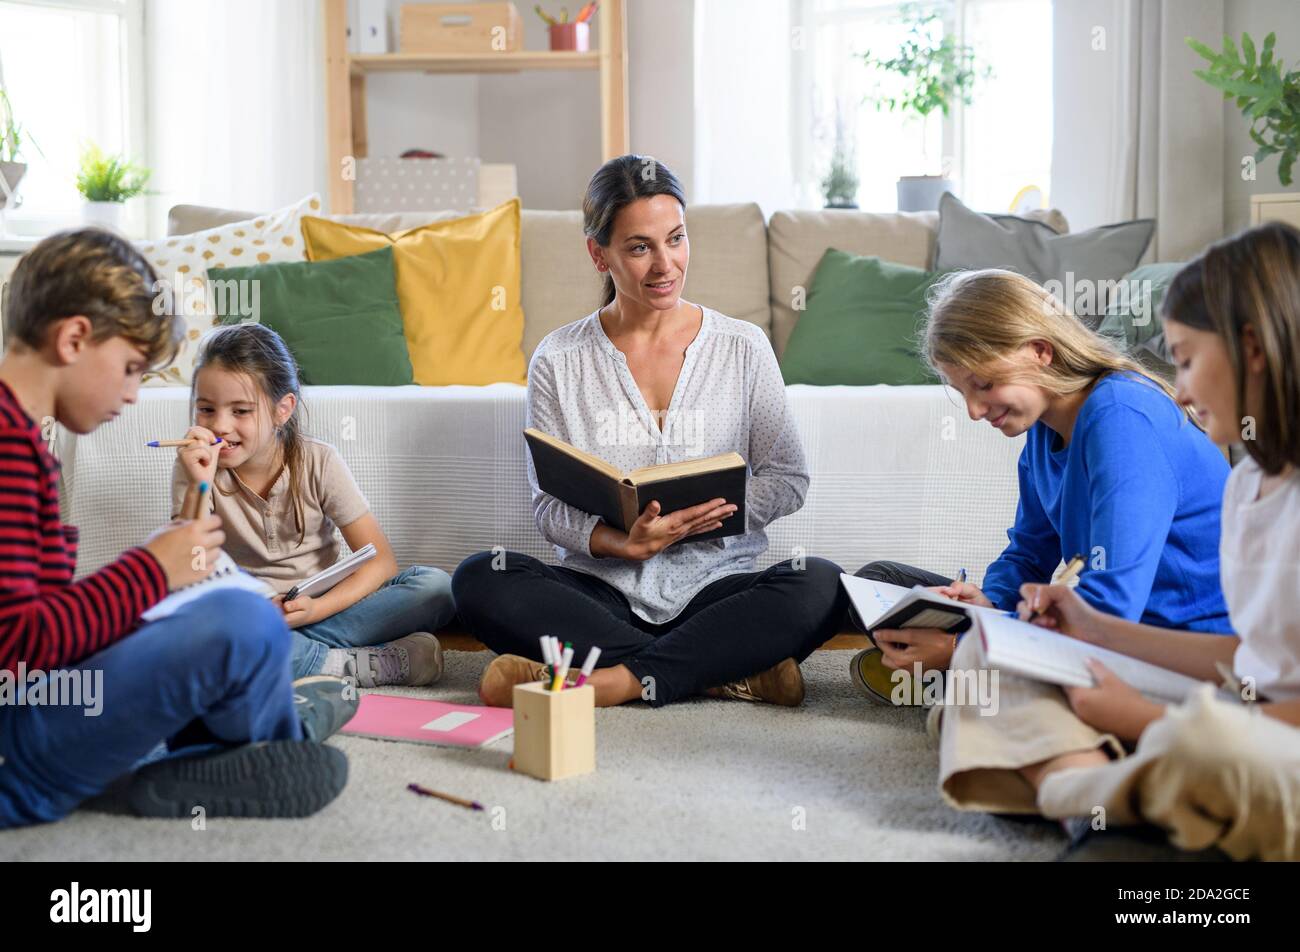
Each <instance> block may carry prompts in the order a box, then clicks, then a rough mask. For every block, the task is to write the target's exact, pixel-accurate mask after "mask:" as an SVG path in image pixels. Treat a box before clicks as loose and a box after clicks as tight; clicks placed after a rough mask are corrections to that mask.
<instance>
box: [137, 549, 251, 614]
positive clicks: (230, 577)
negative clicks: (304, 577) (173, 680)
mask: <svg viewBox="0 0 1300 952" xmlns="http://www.w3.org/2000/svg"><path fill="white" fill-rule="evenodd" d="M222 591H244V592H256V593H257V594H258V595H263V596H266V597H268V598H269V597H270V596H271V595H274V594H275V590H274V589H273V588H271V586H270V585H267V584H266V583H265V582H263V581H262V580H261V579H257V578H254V577H253V576H251V575H249V574H248V573H247V572H245V571H244V570H243V569H241V568H240V567H239V566H238V565H236V564H235V560H234V559H232V558H231V557H230V556H229V555H227V554H226V552H225V550H224V549H222V550H218V552H217V564H216V566H215V567H214V568H213V569H212V574H211V575H209V576H208V577H207V578H205V579H203V580H202V581H201V582H195V583H194V584H193V585H186V586H185V587H184V588H178V589H176V591H174V592H172V593H171V594H170V595H168V596H167V597H166V598H164V599H163V600H162V601H161V602H159V603H158V604H157V605H154V606H153V608H150V609H149V610H148V611H147V612H145V613H144V614H143V615H141V616H140V619H141V620H142V621H158V620H159V619H161V618H167V617H168V616H169V615H174V614H175V613H176V612H178V611H180V609H182V608H184V607H185V606H186V605H188V604H189V603H190V602H192V601H194V600H195V599H197V598H202V597H203V596H204V595H210V594H212V593H213V592H222Z"/></svg>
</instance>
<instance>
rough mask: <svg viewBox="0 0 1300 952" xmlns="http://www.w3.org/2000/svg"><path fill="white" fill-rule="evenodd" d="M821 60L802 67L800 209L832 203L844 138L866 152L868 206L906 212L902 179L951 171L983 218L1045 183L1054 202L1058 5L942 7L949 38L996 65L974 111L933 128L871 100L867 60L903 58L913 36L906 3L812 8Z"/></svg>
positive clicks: (937, 121) (985, 2) (823, 2)
mask: <svg viewBox="0 0 1300 952" xmlns="http://www.w3.org/2000/svg"><path fill="white" fill-rule="evenodd" d="M801 2H802V7H801V8H800V9H798V10H797V11H796V14H795V16H796V17H797V18H801V23H802V29H803V31H804V34H805V36H806V38H807V39H806V42H807V47H808V50H809V52H810V53H811V55H810V56H809V57H807V59H806V60H805V61H804V65H803V66H802V67H799V66H796V69H795V73H794V77H793V85H794V95H793V98H794V102H795V104H796V109H802V110H803V115H801V116H799V117H798V118H797V119H796V128H800V127H801V128H803V129H805V130H807V132H806V134H805V135H802V136H799V135H796V136H795V137H794V157H793V161H794V165H795V168H796V170H797V171H796V177H797V179H798V182H797V188H798V193H799V203H800V204H801V205H804V206H807V207H816V206H819V205H821V204H822V201H823V199H822V191H821V182H822V177H823V176H824V175H825V173H826V170H827V169H828V168H829V166H830V162H831V157H832V154H833V152H834V149H835V142H836V138H837V135H838V136H839V137H840V138H841V139H843V140H844V141H847V142H848V143H850V144H851V145H852V146H853V147H854V148H855V151H856V154H855V157H854V158H855V167H856V169H857V172H858V179H859V187H858V196H857V201H858V204H859V205H860V206H861V207H862V208H864V209H866V210H870V211H888V210H892V209H894V208H895V207H896V203H897V197H896V191H895V183H896V182H897V180H898V179H899V177H900V176H903V175H931V174H939V173H946V174H947V175H948V176H949V177H950V178H952V179H953V180H954V184H955V187H956V190H957V194H958V195H959V196H960V197H961V198H962V200H963V201H965V202H966V203H967V204H968V205H970V206H971V207H973V208H977V209H979V210H981V211H1006V210H1008V209H1009V208H1010V207H1011V203H1012V201H1013V199H1014V198H1015V197H1016V195H1017V193H1018V192H1019V191H1020V190H1021V189H1022V188H1023V187H1025V186H1028V185H1035V186H1037V187H1038V188H1040V189H1041V190H1042V192H1043V194H1044V196H1046V195H1047V194H1048V190H1049V188H1050V184H1051V182H1050V175H1051V156H1052V7H1051V0H949V2H946V3H939V4H935V6H938V7H939V8H940V9H941V10H942V12H943V14H944V29H945V31H947V32H949V33H954V34H955V35H956V37H957V39H958V40H959V41H960V42H963V43H965V44H967V45H969V46H971V47H973V48H974V50H975V55H976V60H977V64H984V65H987V66H990V67H992V70H993V75H992V77H990V78H981V79H979V80H977V82H976V85H975V87H974V90H973V95H972V105H970V106H965V105H963V104H958V105H957V106H956V108H955V109H954V110H953V113H952V115H950V116H948V117H944V116H942V115H941V114H939V115H934V114H932V115H931V116H930V117H929V118H928V119H927V120H926V121H924V122H922V121H921V120H919V119H917V118H912V117H904V116H902V115H901V114H898V113H891V112H887V111H878V110H877V109H876V107H875V105H874V104H873V103H869V102H865V101H864V99H865V97H866V96H867V95H868V94H869V93H870V92H872V91H873V90H874V88H875V84H876V76H875V74H874V72H873V71H872V70H870V69H868V68H867V67H866V66H865V65H864V63H863V62H862V59H861V55H862V54H863V53H866V52H868V51H870V52H872V53H873V54H875V55H877V56H881V57H886V58H887V57H889V56H892V55H894V52H895V51H896V50H897V49H898V46H899V44H900V42H901V41H902V39H903V37H904V35H905V34H906V32H907V28H906V26H905V25H904V24H903V23H902V22H901V21H900V12H901V10H902V7H903V4H902V3H899V2H896V0H801Z"/></svg>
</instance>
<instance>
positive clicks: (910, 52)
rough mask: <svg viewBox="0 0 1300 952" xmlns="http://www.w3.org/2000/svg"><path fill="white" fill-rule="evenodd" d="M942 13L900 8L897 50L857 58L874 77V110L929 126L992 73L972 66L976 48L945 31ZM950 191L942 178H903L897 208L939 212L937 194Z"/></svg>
mask: <svg viewBox="0 0 1300 952" xmlns="http://www.w3.org/2000/svg"><path fill="white" fill-rule="evenodd" d="M942 11H943V7H942V5H935V4H922V3H908V4H904V6H903V7H902V9H901V11H900V13H899V19H900V22H902V23H903V24H904V25H906V26H907V33H906V35H905V36H904V38H903V41H902V43H901V44H900V45H899V47H898V49H897V51H895V52H894V54H893V55H892V56H877V55H876V54H874V53H873V52H871V51H867V52H866V53H862V54H860V56H861V58H862V61H863V63H864V64H865V65H866V66H867V68H868V69H870V70H871V71H872V72H873V73H875V74H876V76H877V82H876V89H875V90H874V91H873V92H871V93H869V94H868V95H867V97H866V101H867V102H871V103H874V104H875V107H876V109H878V110H881V109H883V110H888V111H889V112H899V113H902V114H903V115H904V116H907V117H910V118H913V119H916V120H917V121H919V122H921V123H922V124H923V126H928V121H929V119H930V117H931V116H933V115H936V114H942V115H944V116H947V115H950V114H951V112H952V108H953V106H955V105H956V104H957V103H958V102H962V103H965V104H966V105H969V104H970V102H971V93H972V90H973V89H974V86H975V81H976V79H980V78H987V77H989V76H991V75H992V70H991V69H990V68H988V67H987V66H980V65H979V64H978V63H977V62H976V58H975V51H974V49H972V48H971V47H970V46H967V45H965V44H964V43H959V42H958V41H957V38H956V37H955V36H953V35H952V34H951V33H947V32H945V31H944V15H943V12H942ZM927 138H928V137H927ZM926 151H927V153H928V151H929V150H928V149H927V150H926ZM951 188H952V182H951V181H950V180H949V179H948V178H946V177H945V175H944V174H939V175H906V176H903V177H902V178H901V179H899V182H898V210H899V211H927V210H931V209H934V208H937V207H938V204H939V196H941V195H942V194H943V193H944V192H945V191H949V190H950V189H951Z"/></svg>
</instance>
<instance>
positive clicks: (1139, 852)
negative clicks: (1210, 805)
mask: <svg viewBox="0 0 1300 952" xmlns="http://www.w3.org/2000/svg"><path fill="white" fill-rule="evenodd" d="M1061 827H1062V829H1064V830H1065V835H1066V836H1068V837H1069V838H1070V845H1069V846H1068V847H1066V850H1065V852H1064V853H1062V854H1061V856H1060V857H1058V858H1057V862H1058V863H1230V862H1232V857H1230V856H1229V855H1228V854H1227V853H1225V852H1223V850H1221V849H1219V848H1218V847H1217V846H1211V847H1210V848H1208V849H1203V850H1184V849H1179V848H1178V847H1177V846H1174V845H1173V844H1172V843H1170V842H1169V837H1168V836H1167V835H1166V834H1165V832H1164V830H1161V829H1160V828H1158V827H1155V826H1121V827H1114V828H1112V829H1108V830H1094V829H1093V828H1092V820H1091V818H1090V817H1070V818H1069V819H1066V820H1062V821H1061Z"/></svg>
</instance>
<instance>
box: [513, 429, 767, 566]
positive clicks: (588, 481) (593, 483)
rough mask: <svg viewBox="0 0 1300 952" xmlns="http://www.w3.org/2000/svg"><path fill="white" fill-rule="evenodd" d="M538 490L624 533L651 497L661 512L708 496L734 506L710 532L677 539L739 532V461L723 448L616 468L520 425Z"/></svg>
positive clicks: (742, 463) (741, 487) (742, 519)
mask: <svg viewBox="0 0 1300 952" xmlns="http://www.w3.org/2000/svg"><path fill="white" fill-rule="evenodd" d="M524 438H525V439H526V440H527V441H528V450H529V452H530V453H532V456H533V469H535V470H536V471H537V485H538V486H540V487H541V489H542V492H545V493H548V494H549V495H552V496H554V497H555V498H556V499H558V500H560V501H561V502H565V503H568V504H569V505H570V506H573V507H574V508H575V509H581V510H582V511H583V512H589V513H591V514H592V515H595V516H600V518H601V519H603V520H604V521H605V523H606V524H607V525H611V526H613V527H614V528H616V529H621V530H623V531H624V532H627V531H628V530H629V529H630V528H631V527H632V523H634V522H636V520H637V517H638V516H639V515H640V514H641V513H642V512H643V511H644V510H645V507H646V506H648V505H650V503H651V501H653V500H657V501H658V502H659V506H660V512H661V513H663V514H664V515H667V514H668V513H670V512H676V511H677V510H679V509H689V508H690V507H692V506H698V505H700V504H701V503H705V502H708V501H709V500H710V499H725V500H727V502H729V503H731V504H732V505H734V506H736V507H737V509H736V511H735V512H734V513H733V514H732V515H731V517H730V518H728V519H724V520H723V522H722V525H721V526H719V527H718V528H717V529H714V530H713V531H712V532H705V533H701V534H700V535H693V536H688V537H687V539H684V540H682V541H690V542H704V541H706V540H708V539H721V538H723V537H724V536H733V535H742V534H743V533H744V531H745V481H746V480H745V460H744V458H743V457H742V456H741V455H740V454H739V453H723V454H722V455H721V456H708V457H704V458H702V459H693V460H687V461H686V462H684V463H663V464H661V465H659V466H645V467H642V468H641V469H634V470H632V472H630V473H622V472H619V471H618V470H617V469H615V468H614V467H613V466H611V465H609V463H606V462H605V461H604V460H603V459H601V458H600V457H598V456H592V455H591V454H590V453H584V452H583V451H582V450H580V449H578V448H577V447H576V446H571V445H569V444H568V443H566V442H564V441H563V440H558V439H556V438H555V437H553V436H550V435H549V434H546V433H543V432H542V431H541V430H535V429H533V428H531V427H529V428H528V429H527V430H524Z"/></svg>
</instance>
